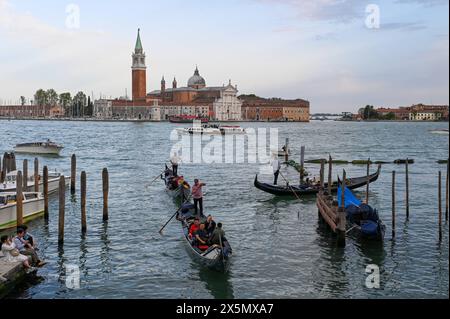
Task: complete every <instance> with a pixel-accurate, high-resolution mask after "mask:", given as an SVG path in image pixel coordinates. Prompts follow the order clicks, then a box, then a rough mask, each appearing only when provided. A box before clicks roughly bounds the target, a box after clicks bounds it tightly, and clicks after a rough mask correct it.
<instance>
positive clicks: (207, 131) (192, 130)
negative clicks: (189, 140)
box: [177, 125, 246, 135]
mask: <svg viewBox="0 0 450 319" xmlns="http://www.w3.org/2000/svg"><path fill="white" fill-rule="evenodd" d="M177 131H178V132H179V133H182V134H191V135H192V134H201V135H236V134H245V133H246V131H245V129H243V128H242V127H240V126H228V125H203V126H196V125H194V126H193V127H187V128H179V129H177Z"/></svg>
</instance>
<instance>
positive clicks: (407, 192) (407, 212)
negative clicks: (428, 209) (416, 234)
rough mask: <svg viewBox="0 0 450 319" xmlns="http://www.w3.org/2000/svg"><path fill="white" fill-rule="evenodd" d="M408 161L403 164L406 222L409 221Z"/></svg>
mask: <svg viewBox="0 0 450 319" xmlns="http://www.w3.org/2000/svg"><path fill="white" fill-rule="evenodd" d="M408 162H409V159H408V158H407V159H406V163H405V165H406V166H405V175H406V176H405V179H406V180H405V183H406V184H405V188H406V189H405V191H406V193H405V196H406V198H405V200H406V203H405V205H406V220H409V163H408Z"/></svg>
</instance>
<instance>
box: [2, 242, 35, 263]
mask: <svg viewBox="0 0 450 319" xmlns="http://www.w3.org/2000/svg"><path fill="white" fill-rule="evenodd" d="M1 250H2V253H3V256H5V261H7V262H11V263H14V262H22V264H23V266H24V267H25V268H26V269H29V268H31V266H30V263H29V262H28V257H27V256H25V255H22V254H20V253H19V255H17V256H13V255H12V254H11V252H12V251H13V250H15V251H17V250H16V245H15V244H14V242H13V241H12V240H11V239H10V238H9V237H8V236H2V237H1Z"/></svg>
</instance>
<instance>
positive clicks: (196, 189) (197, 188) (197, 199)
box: [192, 178, 206, 216]
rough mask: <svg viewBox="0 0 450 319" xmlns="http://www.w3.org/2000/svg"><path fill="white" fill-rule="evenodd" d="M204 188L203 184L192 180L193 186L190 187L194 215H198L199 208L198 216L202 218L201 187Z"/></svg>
mask: <svg viewBox="0 0 450 319" xmlns="http://www.w3.org/2000/svg"><path fill="white" fill-rule="evenodd" d="M203 186H206V184H205V183H200V181H199V180H198V179H197V178H196V179H194V185H193V186H192V198H193V199H194V207H195V215H196V216H197V215H198V210H199V208H200V216H203V191H202V187H203Z"/></svg>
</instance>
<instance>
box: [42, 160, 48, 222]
mask: <svg viewBox="0 0 450 319" xmlns="http://www.w3.org/2000/svg"><path fill="white" fill-rule="evenodd" d="M42 175H43V178H44V181H43V182H44V185H43V186H44V187H43V189H44V218H45V220H48V217H49V214H48V168H47V166H44V171H43V173H42Z"/></svg>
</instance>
